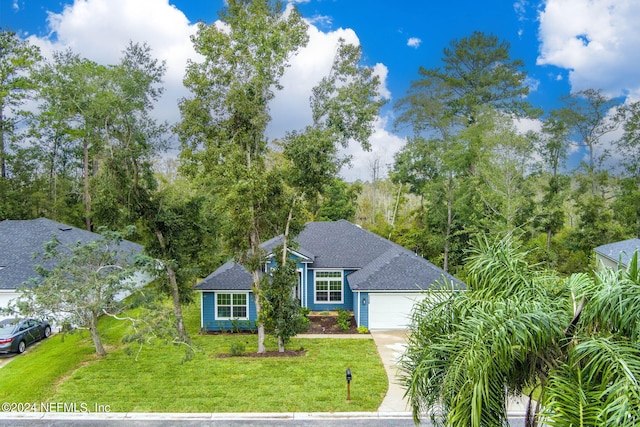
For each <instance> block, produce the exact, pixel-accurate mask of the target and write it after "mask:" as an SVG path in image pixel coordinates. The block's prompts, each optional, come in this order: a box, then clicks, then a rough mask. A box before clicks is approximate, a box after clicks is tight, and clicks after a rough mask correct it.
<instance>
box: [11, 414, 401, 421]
mask: <svg viewBox="0 0 640 427" xmlns="http://www.w3.org/2000/svg"><path fill="white" fill-rule="evenodd" d="M357 418H359V419H374V418H375V419H392V418H393V419H411V418H412V415H411V413H410V412H241V413H223V412H220V413H176V412H147V413H140V412H138V413H136V412H101V413H89V412H2V413H0V420H122V421H125V420H138V421H145V420H146V421H160V420H164V421H167V420H169V421H171V420H187V421H188V420H191V421H215V420H218V421H219V420H245V421H247V420H322V419H357Z"/></svg>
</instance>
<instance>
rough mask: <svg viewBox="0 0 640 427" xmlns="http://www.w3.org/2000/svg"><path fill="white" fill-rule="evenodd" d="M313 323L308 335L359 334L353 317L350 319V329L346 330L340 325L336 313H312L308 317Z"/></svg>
mask: <svg viewBox="0 0 640 427" xmlns="http://www.w3.org/2000/svg"><path fill="white" fill-rule="evenodd" d="M307 317H308V318H309V320H310V321H311V326H310V327H309V330H308V331H307V332H305V333H307V334H357V333H358V325H356V319H355V318H354V317H353V316H351V318H350V319H349V329H347V330H344V329H342V328H340V326H339V325H338V314H337V313H336V312H311V313H309V315H308V316H307Z"/></svg>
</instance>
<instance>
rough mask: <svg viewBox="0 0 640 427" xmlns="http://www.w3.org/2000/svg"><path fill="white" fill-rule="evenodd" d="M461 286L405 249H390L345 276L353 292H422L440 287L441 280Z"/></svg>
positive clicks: (455, 280)
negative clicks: (444, 279)
mask: <svg viewBox="0 0 640 427" xmlns="http://www.w3.org/2000/svg"><path fill="white" fill-rule="evenodd" d="M443 277H444V278H446V280H447V281H448V282H449V283H450V284H453V285H454V286H456V287H457V288H462V289H463V288H465V286H464V284H463V283H462V282H460V281H459V280H458V279H456V278H455V277H453V276H452V275H450V274H448V273H446V272H445V271H444V270H442V269H440V268H438V267H436V266H435V265H433V264H432V263H430V262H429V261H427V260H426V259H424V258H422V257H421V256H419V255H416V254H414V253H412V252H410V251H408V250H405V249H402V248H401V249H400V250H398V249H397V248H392V249H390V250H388V251H387V252H386V253H385V254H384V255H382V256H380V257H379V258H377V259H376V260H375V261H374V262H372V263H371V264H369V265H367V266H365V267H364V268H362V269H361V270H358V271H356V272H353V273H351V274H350V275H349V276H348V280H349V286H350V287H351V290H352V291H389V290H393V291H400V290H402V291H423V290H427V289H431V288H441V287H442V285H443V284H442V279H443Z"/></svg>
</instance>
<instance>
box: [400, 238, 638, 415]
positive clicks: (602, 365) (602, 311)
mask: <svg viewBox="0 0 640 427" xmlns="http://www.w3.org/2000/svg"><path fill="white" fill-rule="evenodd" d="M467 284H468V286H469V289H468V290H466V291H455V290H454V292H441V291H432V292H430V293H429V295H428V298H426V299H425V300H424V301H423V302H422V303H421V304H419V305H417V306H416V308H415V309H414V313H413V322H412V325H411V328H410V333H409V343H408V346H407V350H406V352H405V354H404V356H403V359H402V361H401V367H402V371H403V378H404V382H405V385H406V387H407V392H406V393H407V396H408V397H409V400H410V402H411V405H412V409H413V414H414V418H415V420H416V422H417V421H419V419H420V417H422V416H424V414H426V413H430V414H432V419H433V421H434V423H435V424H436V425H448V426H465V427H466V426H474V427H479V426H499V425H505V426H506V425H508V423H507V414H506V402H507V399H508V397H509V396H510V395H514V396H515V395H517V396H519V395H521V394H522V393H525V394H527V395H529V396H530V397H535V398H536V399H535V400H534V399H530V400H529V411H528V415H527V424H528V425H530V426H533V425H537V424H539V423H542V422H544V423H546V424H549V425H555V426H571V425H573V426H586V425H610V424H616V425H622V426H625V425H637V424H638V423H639V419H640V418H639V411H640V409H638V408H640V400H639V397H640V393H639V390H640V389H639V388H638V383H637V380H638V379H640V347H639V346H638V340H637V337H638V335H637V334H638V332H639V331H638V328H639V326H640V280H639V277H638V269H637V257H635V258H634V259H633V261H632V263H631V266H630V267H629V269H627V270H626V271H622V270H620V271H608V270H604V271H603V272H601V273H599V274H598V275H597V276H596V277H595V278H592V277H589V276H587V275H584V274H582V275H573V276H571V277H568V278H564V279H563V278H561V277H559V276H558V275H557V274H555V273H554V272H551V271H547V270H544V269H541V268H539V267H538V266H535V265H530V264H529V263H527V262H526V253H524V252H521V251H520V250H519V249H518V247H517V245H516V244H515V243H514V240H513V239H511V238H505V239H501V240H498V241H496V242H489V241H488V240H487V239H480V240H479V241H478V243H477V244H476V246H475V248H474V249H473V250H472V253H471V256H470V257H469V262H468V266H467ZM612 299H615V301H612Z"/></svg>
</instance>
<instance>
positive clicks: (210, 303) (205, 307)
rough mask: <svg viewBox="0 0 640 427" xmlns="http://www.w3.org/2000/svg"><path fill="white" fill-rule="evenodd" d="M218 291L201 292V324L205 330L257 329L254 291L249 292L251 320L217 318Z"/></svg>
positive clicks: (225, 292)
mask: <svg viewBox="0 0 640 427" xmlns="http://www.w3.org/2000/svg"><path fill="white" fill-rule="evenodd" d="M221 293H224V294H228V293H244V292H233V291H221ZM215 307H216V292H213V291H211V292H209V291H202V292H201V293H200V326H201V328H202V329H203V330H205V331H229V330H232V329H234V328H238V329H240V330H253V329H255V321H256V318H257V314H256V304H255V301H254V299H253V293H252V292H249V320H237V321H232V320H216V313H215V310H216V308H215Z"/></svg>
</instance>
